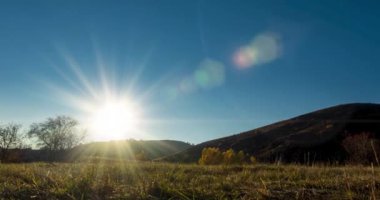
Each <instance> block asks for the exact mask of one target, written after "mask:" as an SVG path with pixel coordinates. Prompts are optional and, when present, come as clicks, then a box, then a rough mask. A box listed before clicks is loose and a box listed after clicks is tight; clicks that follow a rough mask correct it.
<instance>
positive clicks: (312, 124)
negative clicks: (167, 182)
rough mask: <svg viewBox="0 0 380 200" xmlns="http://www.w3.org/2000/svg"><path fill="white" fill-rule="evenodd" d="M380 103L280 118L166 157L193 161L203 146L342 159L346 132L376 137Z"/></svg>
mask: <svg viewBox="0 0 380 200" xmlns="http://www.w3.org/2000/svg"><path fill="white" fill-rule="evenodd" d="M379 122H380V105H379V104H364V103H356V104H344V105H339V106H334V107H330V108H326V109H322V110H318V111H315V112H311V113H308V114H304V115H301V116H298V117H295V118H291V119H288V120H284V121H280V122H277V123H274V124H271V125H267V126H264V127H261V128H258V129H254V130H251V131H247V132H243V133H240V134H237V135H232V136H229V137H224V138H220V139H216V140H211V141H207V142H204V143H201V144H198V145H195V146H193V147H192V148H189V149H187V150H185V151H183V152H180V153H178V154H175V155H173V156H168V157H166V158H165V159H164V160H165V161H175V162H196V161H197V160H198V158H199V157H200V154H201V151H202V149H203V148H205V147H218V148H220V149H222V150H226V149H228V148H232V149H234V150H237V151H238V150H243V151H244V152H246V153H249V154H251V155H254V156H256V157H257V158H258V160H261V161H275V160H281V161H284V162H306V159H307V160H312V161H343V160H344V159H345V156H346V155H345V151H344V150H343V148H342V146H341V141H342V140H343V138H345V137H346V136H347V135H350V134H356V133H361V132H370V133H373V134H374V135H375V137H377V138H378V137H379V133H380V123H379Z"/></svg>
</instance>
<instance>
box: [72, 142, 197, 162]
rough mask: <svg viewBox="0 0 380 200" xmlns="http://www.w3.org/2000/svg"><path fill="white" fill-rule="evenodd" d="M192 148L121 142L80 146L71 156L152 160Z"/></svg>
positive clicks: (171, 143)
mask: <svg viewBox="0 0 380 200" xmlns="http://www.w3.org/2000/svg"><path fill="white" fill-rule="evenodd" d="M191 146H192V145H190V144H189V143H185V142H182V141H175V140H119V141H108V142H93V143H89V144H84V145H80V146H77V147H75V148H74V149H73V150H72V152H71V154H72V155H73V156H74V157H86V156H96V157H104V158H123V159H134V157H135V156H137V155H140V156H142V155H143V156H144V157H145V158H146V159H148V160H151V159H156V158H160V157H164V156H168V155H172V154H175V153H178V152H181V151H183V150H185V149H188V148H190V147H191Z"/></svg>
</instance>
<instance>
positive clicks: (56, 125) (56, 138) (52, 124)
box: [28, 116, 85, 151]
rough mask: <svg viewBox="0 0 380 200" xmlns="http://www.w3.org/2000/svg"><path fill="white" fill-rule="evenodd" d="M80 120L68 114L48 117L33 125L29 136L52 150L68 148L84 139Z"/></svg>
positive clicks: (44, 147) (42, 146)
mask: <svg viewBox="0 0 380 200" xmlns="http://www.w3.org/2000/svg"><path fill="white" fill-rule="evenodd" d="M78 125H79V123H78V121H77V120H75V119H73V118H71V117H68V116H58V117H55V118H48V119H47V120H46V121H44V122H41V123H34V124H32V125H31V127H30V130H29V132H28V135H29V137H31V138H36V139H37V141H38V142H37V145H38V146H40V147H41V148H43V149H47V150H50V151H58V150H66V149H71V148H72V147H74V146H76V145H78V144H79V143H80V142H81V141H83V139H84V137H85V133H84V132H83V131H80V130H79V129H78Z"/></svg>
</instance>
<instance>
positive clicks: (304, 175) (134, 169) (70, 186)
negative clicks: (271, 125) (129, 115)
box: [0, 161, 380, 200]
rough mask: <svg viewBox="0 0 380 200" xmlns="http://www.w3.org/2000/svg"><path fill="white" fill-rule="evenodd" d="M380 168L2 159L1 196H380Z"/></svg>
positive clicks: (101, 197) (70, 197)
mask: <svg viewBox="0 0 380 200" xmlns="http://www.w3.org/2000/svg"><path fill="white" fill-rule="evenodd" d="M379 188H380V168H376V167H375V168H372V167H360V166H346V167H322V166H314V167H306V166H297V165H280V166H276V165H255V166H248V165H247V166H198V165H185V164H163V163H129V164H125V163H123V162H111V161H110V162H107V163H101V162H100V163H65V164H62V163H59V164H58V163H56V164H47V163H31V164H1V165H0V198H1V199H325V200H327V199H376V197H377V198H378V197H379V194H380V192H379V191H378V190H379Z"/></svg>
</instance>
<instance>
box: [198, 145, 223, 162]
mask: <svg viewBox="0 0 380 200" xmlns="http://www.w3.org/2000/svg"><path fill="white" fill-rule="evenodd" d="M198 162H199V164H200V165H218V164H221V163H222V162H223V155H222V153H221V151H220V150H219V148H214V147H208V148H204V149H203V150H202V155H201V158H200V159H199V161H198Z"/></svg>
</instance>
